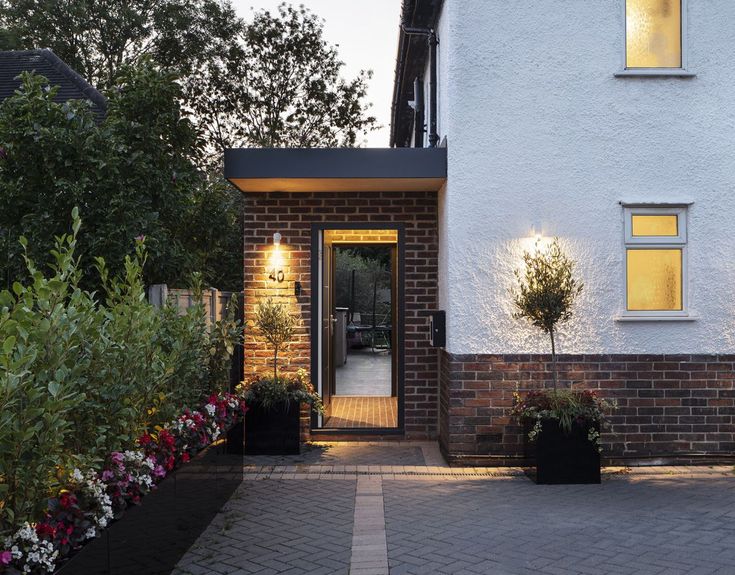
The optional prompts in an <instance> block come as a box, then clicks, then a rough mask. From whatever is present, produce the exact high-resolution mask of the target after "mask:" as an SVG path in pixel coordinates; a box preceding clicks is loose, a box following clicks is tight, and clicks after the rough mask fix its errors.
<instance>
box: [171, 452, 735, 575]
mask: <svg viewBox="0 0 735 575" xmlns="http://www.w3.org/2000/svg"><path fill="white" fill-rule="evenodd" d="M251 573H257V574H259V575H270V574H288V575H301V574H328V573H335V574H345V575H350V574H351V575H388V574H391V575H398V574H414V573H415V574H431V573H437V574H480V573H491V574H498V575H505V574H508V575H530V574H536V573H542V574H550V575H567V574H568V575H598V574H600V575H605V574H610V575H626V574H631V575H634V574H635V575H639V574H641V575H647V574H650V575H669V574H671V575H676V574H693V575H704V574H719V575H735V474H733V468H732V467H727V466H716V467H639V468H633V469H624V468H614V469H606V470H605V473H604V479H603V483H602V485H566V486H541V485H535V484H533V483H532V482H531V481H529V480H528V478H527V477H525V475H524V474H523V471H522V470H521V469H518V468H450V467H448V466H447V465H446V464H445V463H444V462H443V460H442V459H441V455H440V454H439V452H438V449H437V447H436V445H435V444H433V443H430V442H384V443H381V442H370V443H330V444H326V443H322V444H316V445H314V446H312V448H311V449H310V450H308V451H306V452H305V453H303V454H302V455H300V456H289V457H250V458H247V459H246V461H245V467H244V481H243V484H242V485H241V486H240V488H239V489H238V490H237V492H236V493H235V495H234V496H233V497H232V499H231V500H230V501H229V502H228V503H227V505H225V507H224V508H223V510H222V511H221V512H220V514H219V515H218V516H217V517H216V518H215V520H214V521H213V522H212V524H211V525H210V526H209V528H208V529H207V530H206V531H205V532H204V533H203V534H202V536H201V537H200V538H199V540H198V541H197V542H196V543H195V544H194V545H193V546H192V548H191V549H190V550H189V552H188V553H187V554H186V555H185V556H184V557H183V558H182V560H181V561H180V563H179V565H178V567H177V569H176V570H175V571H174V574H175V575H205V574H206V575H225V574H233V575H235V574H236V575H241V574H251Z"/></svg>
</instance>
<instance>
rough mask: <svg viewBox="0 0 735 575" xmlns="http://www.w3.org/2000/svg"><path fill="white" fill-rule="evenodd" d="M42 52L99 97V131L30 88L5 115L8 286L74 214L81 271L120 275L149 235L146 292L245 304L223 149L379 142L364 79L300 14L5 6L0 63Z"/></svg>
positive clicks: (110, 0) (139, 5)
mask: <svg viewBox="0 0 735 575" xmlns="http://www.w3.org/2000/svg"><path fill="white" fill-rule="evenodd" d="M37 47H48V48H51V49H52V50H53V51H54V52H55V53H56V54H57V55H58V56H59V57H61V58H62V59H63V60H65V61H66V62H67V63H68V64H69V65H70V66H72V67H73V68H75V69H76V70H77V71H78V72H79V73H80V74H81V75H82V76H84V77H85V78H86V79H88V80H89V81H90V82H91V83H93V84H96V85H97V86H98V87H100V88H101V89H102V90H103V92H104V93H105V94H106V95H107V97H108V100H109V109H108V112H107V115H106V117H105V118H104V119H103V120H102V121H99V119H97V120H96V119H95V118H94V116H93V115H92V113H91V111H90V109H89V108H88V106H87V104H85V103H83V102H67V103H65V104H63V105H59V104H55V103H54V102H53V101H52V95H53V93H54V92H53V90H54V88H53V87H50V86H47V85H46V82H45V81H44V80H43V79H42V78H40V77H34V76H32V75H27V76H25V77H24V78H23V86H22V88H21V90H20V92H19V93H18V94H17V95H15V96H13V97H11V98H9V99H8V100H6V101H5V102H2V103H0V186H2V189H3V194H2V197H0V208H1V209H2V214H0V242H2V243H0V265H1V266H2V267H1V268H0V274H2V275H0V280H2V282H3V283H4V284H10V283H12V282H13V281H14V280H15V279H16V278H17V277H19V276H22V274H23V273H24V271H23V270H24V269H25V267H24V265H23V261H22V257H21V253H20V250H19V246H18V244H17V238H18V236H20V235H21V234H23V235H25V236H26V237H28V238H29V246H30V248H29V249H30V253H31V255H32V256H34V257H37V258H38V259H39V261H43V258H44V254H42V253H38V254H37V253H35V252H34V249H35V248H34V246H46V245H48V244H49V243H50V242H51V241H52V240H53V237H54V236H55V235H59V234H61V233H63V231H64V230H66V229H68V227H69V224H70V222H69V217H68V214H69V213H71V209H72V208H73V207H74V206H79V208H80V212H81V215H82V217H83V218H84V220H85V221H86V222H87V224H86V226H85V229H84V230H83V231H82V234H83V235H84V236H85V237H84V238H83V239H84V241H83V242H82V245H84V246H85V249H86V250H88V251H87V252H84V253H82V254H81V257H82V259H83V260H84V259H85V258H90V257H91V254H94V255H102V256H104V257H105V258H106V260H107V261H108V263H109V265H110V268H111V269H112V271H113V273H114V272H116V271H117V270H118V269H119V268H118V266H120V265H122V262H123V259H124V254H126V253H128V251H129V249H130V247H131V245H132V242H133V238H135V237H136V236H139V235H146V238H147V239H146V244H147V246H148V249H149V260H148V266H147V268H146V270H145V279H146V281H147V282H148V283H158V282H165V283H168V284H170V285H186V284H187V283H188V276H189V275H190V274H191V273H192V272H195V271H200V272H202V274H203V278H204V281H205V283H207V284H209V285H213V286H216V287H218V288H220V289H231V290H239V289H241V286H242V247H241V245H242V244H241V243H242V230H241V210H242V197H241V194H240V192H239V191H237V190H235V189H234V188H233V187H232V186H231V185H230V184H229V183H227V182H226V181H224V179H223V178H222V174H221V166H222V155H221V153H222V151H223V149H224V148H226V147H238V146H244V147H249V146H263V147H292V146H299V147H323V146H354V145H357V144H358V143H359V142H358V140H359V138H360V136H361V135H362V134H365V133H367V131H369V130H371V129H374V127H375V119H374V118H373V117H372V116H370V115H369V114H368V108H369V106H368V104H366V103H365V90H366V81H367V79H368V77H369V74H370V73H369V72H362V73H360V74H359V75H358V76H357V77H356V78H354V79H352V80H345V79H344V78H343V77H342V75H341V72H342V68H343V63H342V62H341V61H340V60H339V57H338V54H337V49H336V47H334V46H331V45H329V44H328V43H327V42H326V41H325V40H324V38H323V22H322V20H321V19H319V18H318V17H317V16H315V15H314V14H313V13H311V12H310V11H308V10H307V9H305V8H303V7H300V8H294V7H292V6H290V5H286V4H283V5H281V6H280V7H279V9H278V11H277V13H271V12H268V11H260V12H255V13H254V14H253V18H252V21H250V22H245V21H244V20H242V19H241V18H239V17H238V16H237V14H236V13H235V11H234V9H233V8H232V6H231V4H230V2H229V1H228V0H130V1H129V2H119V1H118V0H94V1H92V0H53V1H51V0H0V49H31V48H37ZM90 263H91V260H90ZM83 269H87V266H83ZM90 269H91V267H90ZM91 277H92V275H91V274H90V278H91ZM89 281H92V280H91V279H90V280H89Z"/></svg>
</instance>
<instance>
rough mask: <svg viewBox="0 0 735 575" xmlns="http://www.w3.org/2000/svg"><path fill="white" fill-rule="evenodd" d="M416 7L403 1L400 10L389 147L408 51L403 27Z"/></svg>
mask: <svg viewBox="0 0 735 575" xmlns="http://www.w3.org/2000/svg"><path fill="white" fill-rule="evenodd" d="M415 7H416V3H415V0H403V8H402V10H401V26H400V33H399V35H398V60H397V61H396V74H395V82H394V83H393V105H392V106H391V123H390V146H391V147H394V146H395V145H396V131H397V129H398V127H397V125H398V113H399V106H400V99H401V94H403V67H404V63H405V62H406V52H407V50H408V35H407V34H406V32H405V30H404V26H405V25H406V24H408V23H410V22H411V19H412V17H413V11H414V8H415Z"/></svg>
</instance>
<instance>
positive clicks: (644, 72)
mask: <svg viewBox="0 0 735 575" xmlns="http://www.w3.org/2000/svg"><path fill="white" fill-rule="evenodd" d="M614 76H615V77H616V78H626V77H639V78H640V77H653V76H661V77H665V78H694V77H695V76H696V74H695V73H694V72H690V71H689V70H685V69H684V68H623V69H622V70H618V71H617V72H615V74H614Z"/></svg>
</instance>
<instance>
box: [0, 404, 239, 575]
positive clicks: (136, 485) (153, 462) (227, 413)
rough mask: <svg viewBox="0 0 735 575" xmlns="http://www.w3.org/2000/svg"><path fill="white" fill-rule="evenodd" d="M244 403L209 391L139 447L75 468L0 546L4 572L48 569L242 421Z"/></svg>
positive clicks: (141, 440) (142, 439) (145, 437)
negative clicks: (96, 465)
mask: <svg viewBox="0 0 735 575" xmlns="http://www.w3.org/2000/svg"><path fill="white" fill-rule="evenodd" d="M246 411H247V407H246V406H245V403H244V401H243V400H242V398H241V397H240V396H237V395H232V394H227V393H225V394H218V395H212V396H210V398H209V399H208V401H207V403H206V404H205V405H204V406H203V408H202V410H201V411H193V412H192V411H189V410H185V411H184V412H183V413H182V415H181V416H179V417H178V418H176V419H175V420H174V421H172V422H170V423H169V424H168V425H166V426H164V427H162V428H156V429H155V430H154V431H153V432H151V433H146V434H144V435H142V436H141V437H140V438H139V439H138V448H137V449H134V450H128V451H124V452H113V453H111V454H110V455H109V457H108V458H107V460H106V462H105V465H104V467H103V469H101V470H99V471H95V470H88V471H86V472H82V471H80V470H79V469H75V470H74V471H73V472H72V473H71V474H69V477H68V478H67V480H66V481H65V487H64V488H63V489H61V490H60V491H59V493H58V495H57V496H56V497H53V498H51V499H49V500H48V507H47V512H46V516H45V517H44V519H43V520H42V521H40V522H38V523H35V524H30V523H26V524H25V525H24V526H23V527H21V528H20V529H19V530H17V531H16V532H15V533H14V534H13V535H12V536H10V537H8V538H6V540H5V541H4V547H0V573H2V574H3V575H16V574H20V573H23V574H26V573H28V574H44V573H53V572H54V570H55V569H56V566H57V565H58V564H59V562H60V561H62V560H63V559H65V558H67V557H69V556H71V555H73V554H74V553H76V552H77V551H78V550H79V549H80V548H81V547H82V546H83V545H84V544H85V543H87V542H89V541H91V540H93V539H95V538H96V537H97V536H99V535H100V532H101V530H102V529H104V528H105V527H107V526H108V524H109V523H110V522H111V521H113V520H116V519H119V518H120V517H121V516H122V514H123V512H124V511H125V509H126V508H128V507H129V506H131V505H137V504H139V503H140V502H141V499H142V498H143V497H144V496H145V495H146V494H147V493H149V492H150V491H151V490H153V489H155V488H156V484H157V483H159V482H160V481H162V480H163V479H164V478H165V477H166V476H167V475H169V474H170V473H171V472H172V471H174V469H176V467H177V466H179V465H180V464H182V463H187V462H188V461H190V460H191V458H193V457H194V456H195V455H196V454H197V453H198V452H199V451H201V450H202V449H204V448H206V447H207V446H209V445H211V444H212V443H214V442H216V441H217V440H218V439H219V438H220V437H221V436H222V434H223V433H225V432H226V431H227V430H228V429H229V428H231V427H232V426H233V425H235V424H236V423H237V422H238V421H239V420H241V419H242V417H243V416H244V414H245V412H246Z"/></svg>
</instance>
